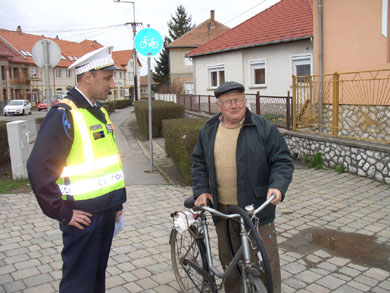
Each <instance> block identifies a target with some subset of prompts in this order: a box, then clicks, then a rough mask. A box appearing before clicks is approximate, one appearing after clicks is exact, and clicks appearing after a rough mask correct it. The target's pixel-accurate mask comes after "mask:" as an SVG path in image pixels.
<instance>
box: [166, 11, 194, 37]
mask: <svg viewBox="0 0 390 293" xmlns="http://www.w3.org/2000/svg"><path fill="white" fill-rule="evenodd" d="M171 17H172V19H171V20H170V21H168V28H169V30H168V33H169V38H170V40H172V41H174V40H176V39H178V38H180V37H181V36H182V35H184V34H185V33H186V32H189V31H190V30H192V29H193V28H194V27H195V25H192V24H191V22H192V17H191V16H188V15H187V12H186V10H185V8H184V7H183V6H182V5H179V6H178V7H177V8H176V15H175V16H171Z"/></svg>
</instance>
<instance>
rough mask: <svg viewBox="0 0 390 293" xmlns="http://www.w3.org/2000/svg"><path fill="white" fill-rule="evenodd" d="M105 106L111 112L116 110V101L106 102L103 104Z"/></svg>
mask: <svg viewBox="0 0 390 293" xmlns="http://www.w3.org/2000/svg"><path fill="white" fill-rule="evenodd" d="M103 107H104V109H106V110H107V112H108V113H109V114H110V113H112V112H114V110H115V109H116V101H111V102H105V103H104V104H103Z"/></svg>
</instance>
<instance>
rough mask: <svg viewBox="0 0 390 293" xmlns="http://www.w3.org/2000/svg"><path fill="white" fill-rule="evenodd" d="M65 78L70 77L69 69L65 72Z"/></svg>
mask: <svg viewBox="0 0 390 293" xmlns="http://www.w3.org/2000/svg"><path fill="white" fill-rule="evenodd" d="M66 77H68V78H69V77H70V70H69V69H67V70H66Z"/></svg>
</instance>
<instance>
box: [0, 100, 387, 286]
mask: <svg viewBox="0 0 390 293" xmlns="http://www.w3.org/2000/svg"><path fill="white" fill-rule="evenodd" d="M132 111H133V108H132V107H130V108H126V109H122V110H119V111H115V112H114V113H113V114H112V119H113V121H114V123H115V126H116V128H115V129H116V133H117V142H118V147H119V150H120V152H121V155H122V157H123V162H124V164H123V165H124V169H125V176H126V177H125V178H126V189H127V191H128V193H127V194H128V200H127V203H126V204H125V210H124V218H125V225H126V226H125V229H124V231H122V232H121V233H119V234H118V236H117V237H116V238H115V239H114V241H113V246H112V252H111V257H110V260H109V266H108V269H107V292H115V293H119V292H163V293H165V292H178V290H179V289H178V286H177V282H176V280H175V276H174V274H173V270H172V266H171V260H170V246H169V244H168V240H169V235H170V230H171V228H172V220H171V218H170V213H171V212H173V211H175V210H183V209H184V208H183V200H184V199H185V198H186V197H187V196H189V195H191V188H189V187H181V186H178V185H172V184H168V183H167V181H166V180H165V179H164V177H163V176H161V175H160V174H159V173H157V172H153V173H147V172H144V171H146V170H148V169H149V159H148V158H147V157H146V156H145V155H144V151H145V152H147V148H145V147H140V145H142V142H137V140H136V138H135V137H134V136H133V134H132V133H131V132H130V131H129V129H128V127H127V125H128V123H130V121H131V119H134V113H133V112H132ZM156 156H159V157H160V158H159V159H157V158H156V159H155V163H156V165H157V164H158V162H164V160H165V161H167V159H166V158H163V152H162V151H161V148H160V149H158V147H157V146H156ZM164 176H166V175H164ZM276 227H277V230H278V237H279V238H278V242H279V243H280V257H281V265H282V290H283V292H315V293H317V292H389V291H390V188H389V186H388V185H382V184H379V183H378V182H376V181H373V180H369V179H366V178H362V177H357V176H354V175H351V174H341V175H338V174H337V173H336V172H335V171H334V170H313V169H306V168H302V167H299V166H298V168H297V169H296V171H295V173H294V178H293V182H292V184H291V185H290V189H289V192H288V194H287V196H286V200H285V201H284V202H283V203H280V204H279V205H278V210H277V220H276ZM210 228H211V229H212V227H210ZM212 232H213V231H212ZM215 243H216V242H215V236H214V237H213V238H212V244H213V247H214V248H215V250H214V252H215V253H216V246H215ZM61 249H62V238H61V233H60V231H59V228H58V223H57V222H55V221H54V220H51V219H49V218H47V217H45V216H44V215H43V214H42V212H41V211H40V209H39V207H38V204H37V202H36V200H35V197H34V195H33V194H6V195H4V194H1V195H0V293H1V292H40V293H41V292H57V291H58V284H59V280H60V278H61V265H62V261H61V256H60V252H61Z"/></svg>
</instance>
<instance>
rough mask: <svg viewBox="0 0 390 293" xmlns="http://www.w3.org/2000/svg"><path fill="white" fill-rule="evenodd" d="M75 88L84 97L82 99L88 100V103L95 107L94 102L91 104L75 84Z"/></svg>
mask: <svg viewBox="0 0 390 293" xmlns="http://www.w3.org/2000/svg"><path fill="white" fill-rule="evenodd" d="M75 89H76V90H77V91H78V92H79V93H80V94H81V95H82V96H83V97H84V99H86V100H87V101H88V103H89V104H90V105H91V107H96V103H95V104H92V103H91V101H90V100H89V99H88V98H87V97H86V96H85V95H84V94H83V92H82V91H81V90H80V89H79V88H78V87H77V86H75Z"/></svg>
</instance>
